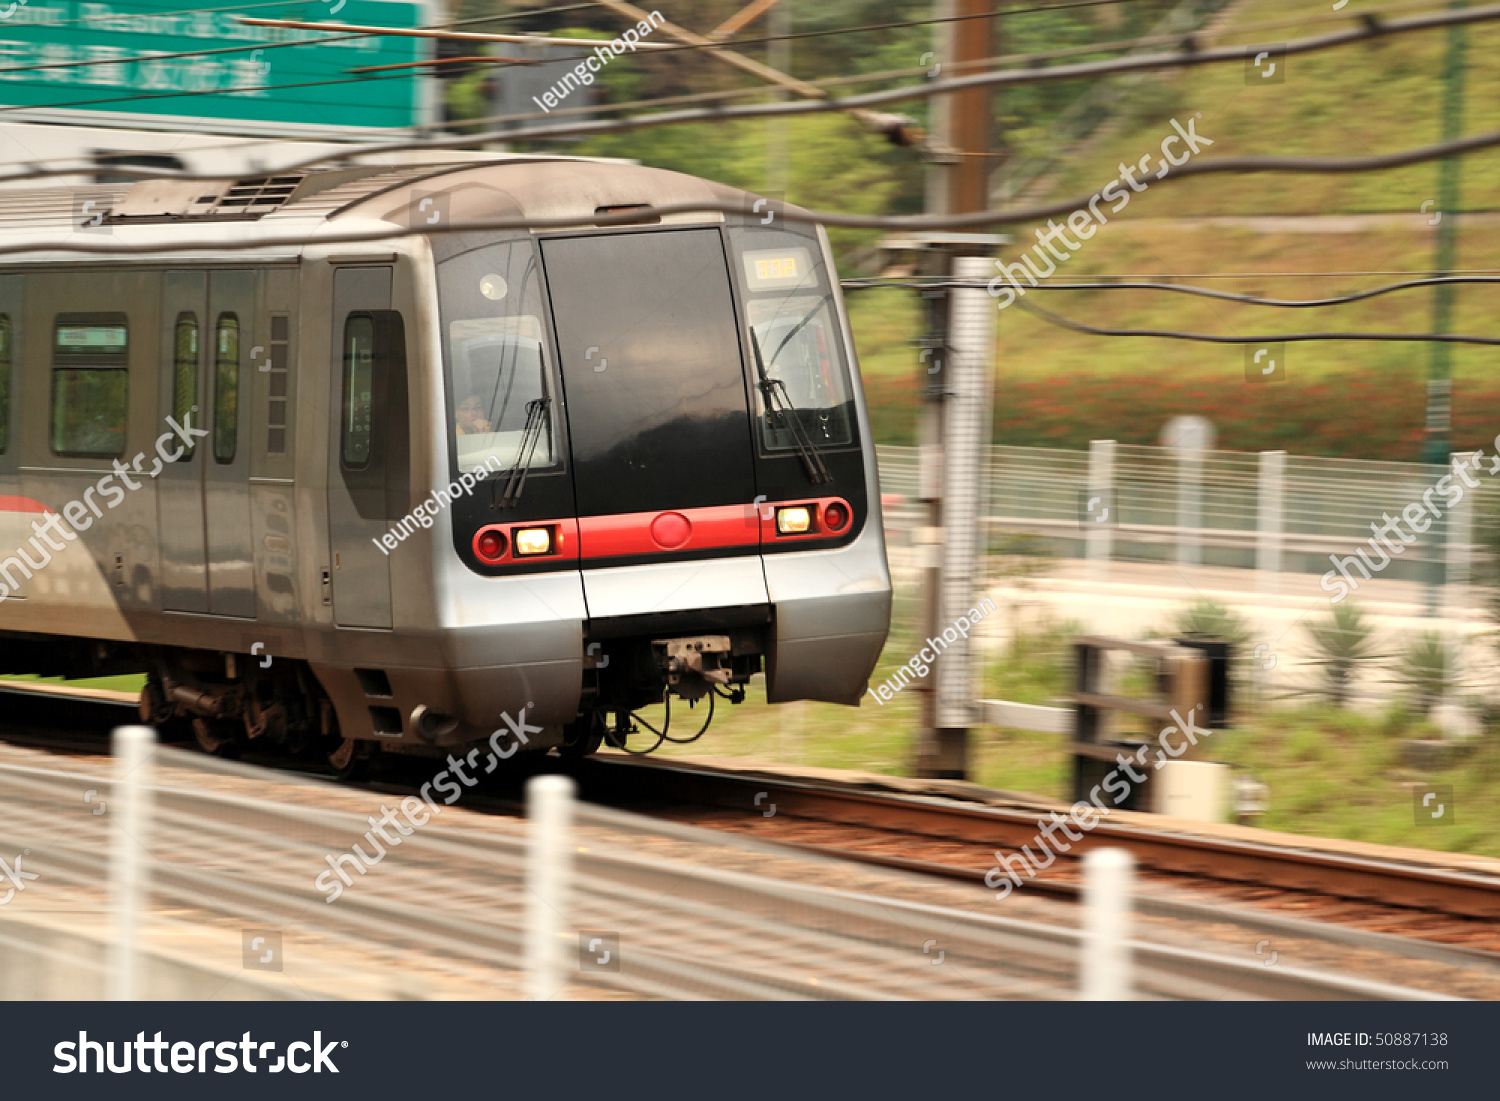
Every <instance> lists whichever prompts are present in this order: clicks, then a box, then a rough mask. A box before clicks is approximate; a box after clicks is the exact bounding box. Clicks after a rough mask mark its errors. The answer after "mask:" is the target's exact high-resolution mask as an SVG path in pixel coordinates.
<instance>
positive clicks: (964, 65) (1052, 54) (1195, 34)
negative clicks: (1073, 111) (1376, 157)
mask: <svg viewBox="0 0 1500 1101" xmlns="http://www.w3.org/2000/svg"><path fill="white" fill-rule="evenodd" d="M1059 6H1066V5H1059ZM1413 8H1416V9H1417V10H1419V11H1430V10H1434V9H1431V8H1429V7H1426V6H1423V5H1413V4H1390V5H1386V6H1384V7H1378V8H1373V9H1366V10H1363V11H1362V12H1361V13H1360V15H1361V16H1364V17H1367V16H1377V17H1378V16H1380V15H1383V14H1386V13H1388V12H1393V11H1410V10H1412V9H1413ZM1043 10H1048V9H1046V8H1031V9H1005V11H1004V12H1002V13H1000V14H1023V13H1024V12H1027V11H1043ZM1354 17H1355V16H1354V13H1350V15H1347V16H1345V15H1339V14H1337V13H1333V14H1330V15H1321V16H1312V17H1303V18H1299V19H1295V20H1289V19H1279V20H1270V21H1265V22H1258V23H1251V24H1247V25H1245V26H1243V27H1235V28H1231V29H1229V30H1225V31H1220V32H1219V34H1217V35H1214V36H1213V37H1215V38H1217V37H1223V36H1225V35H1227V34H1248V33H1250V32H1252V31H1258V30H1270V29H1277V28H1280V27H1285V26H1301V25H1306V24H1308V23H1325V22H1342V21H1343V20H1345V19H1349V18H1354ZM1204 37H1205V34H1204V33H1203V32H1201V31H1189V32H1177V33H1174V34H1156V35H1144V36H1138V37H1136V38H1125V39H1116V40H1112V41H1106V42H1093V43H1085V44H1082V45H1078V46H1068V47H1064V48H1061V49H1055V50H1042V51H1035V50H1033V51H1028V52H1025V53H1014V54H1000V55H997V56H995V57H988V58H978V59H975V60H972V61H955V62H950V63H948V65H947V68H948V72H949V75H950V76H951V75H952V74H953V73H957V72H969V71H975V70H984V69H989V68H991V67H993V66H998V65H1004V64H1009V63H1012V62H1027V63H1030V64H1035V63H1037V62H1039V61H1049V60H1055V59H1057V58H1062V57H1077V56H1080V55H1083V54H1095V53H1109V52H1114V51H1117V50H1127V49H1135V48H1139V47H1141V46H1160V45H1165V44H1169V43H1174V42H1176V43H1181V42H1183V41H1184V40H1185V39H1189V38H1191V39H1193V40H1194V41H1198V40H1201V39H1203V38H1204ZM776 40H777V38H775V37H773V38H765V39H756V40H733V39H731V40H726V41H725V42H724V44H725V45H731V44H733V45H744V44H753V43H754V42H769V41H776ZM673 48H674V49H677V48H682V49H689V48H690V49H707V48H708V47H707V46H696V45H695V46H691V47H689V46H682V47H673ZM587 56H588V55H586V54H579V55H576V58H583V57H587ZM483 60H484V61H486V62H494V63H499V62H500V61H501V60H502V59H500V58H494V59H483ZM554 60H558V61H561V60H571V59H563V58H558V59H554ZM349 71H350V72H358V71H359V70H349ZM930 73H931V70H930V69H929V68H926V67H922V66H917V67H913V68H905V69H886V70H882V71H878V72H871V73H854V74H851V75H848V76H839V77H826V78H821V79H816V80H803V81H802V83H803V84H807V85H809V86H815V87H818V88H822V89H829V88H839V87H845V86H848V85H851V84H876V83H883V82H885V81H889V80H899V79H902V78H904V77H913V76H925V77H928V78H929V79H931V76H930ZM765 94H766V89H765V88H764V87H759V86H757V87H746V88H726V89H721V90H718V91H713V92H697V93H693V94H690V95H677V96H658V97H655V98H651V99H640V100H626V101H623V102H619V103H593V104H589V105H588V106H586V107H558V108H554V109H553V110H551V111H531V112H526V113H522V114H513V115H488V116H480V117H477V118H469V119H464V120H462V121H463V124H464V125H465V126H483V125H490V124H494V123H501V122H505V123H509V122H531V121H535V120H537V119H547V118H558V117H560V116H568V115H585V114H586V115H597V114H600V113H602V112H610V113H613V112H617V111H625V110H634V109H637V108H646V107H669V106H677V105H680V104H684V103H712V102H717V101H722V100H730V99H748V98H758V97H760V96H764V95H765ZM450 126H451V124H450V123H447V122H441V123H424V124H423V125H421V126H418V127H414V128H413V129H415V130H442V129H448V128H450Z"/></svg>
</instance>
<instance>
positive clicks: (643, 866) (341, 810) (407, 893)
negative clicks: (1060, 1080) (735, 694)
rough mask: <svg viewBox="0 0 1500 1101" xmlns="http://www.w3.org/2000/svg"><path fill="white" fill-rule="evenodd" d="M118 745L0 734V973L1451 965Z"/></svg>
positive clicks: (990, 994) (821, 990) (392, 979)
mask: <svg viewBox="0 0 1500 1101" xmlns="http://www.w3.org/2000/svg"><path fill="white" fill-rule="evenodd" d="M119 737H120V735H118V734H117V738H119ZM131 737H134V738H135V739H136V740H135V741H134V742H133V743H132V742H131V741H130V738H131ZM120 745H124V746H125V747H126V748H127V750H128V752H127V753H125V754H124V755H122V756H121V757H119V758H118V759H117V761H116V768H115V769H114V770H107V769H103V768H100V767H97V766H90V765H89V764H87V763H78V762H74V763H71V764H70V765H68V766H66V767H64V768H61V769H59V768H56V767H52V766H51V765H50V761H49V758H47V757H46V756H45V755H43V754H40V753H36V752H32V751H26V750H19V749H15V748H12V747H0V854H4V855H5V856H7V857H9V855H10V854H11V852H18V853H23V854H24V855H23V856H22V858H21V860H23V861H24V863H22V862H21V861H15V862H8V863H7V868H9V869H10V870H11V871H14V872H15V873H16V874H17V876H18V877H19V882H20V883H21V884H22V886H21V888H20V889H19V890H15V891H14V893H13V894H12V895H11V896H10V897H6V898H4V901H3V902H0V996H3V997H5V998H11V999H16V998H73V999H96V998H102V997H105V996H113V997H116V998H174V999H212V998H496V997H501V998H515V997H523V996H530V997H532V998H546V999H552V998H655V999H661V998H673V999H676V998H737V999H743V998H757V999H803V998H859V999H881V998H1074V997H1077V996H1079V991H1080V989H1086V990H1088V991H1090V992H1092V993H1095V994H1098V993H1099V992H1101V991H1103V992H1106V993H1108V994H1109V996H1135V997H1242V996H1269V997H1287V998H1305V997H1318V998H1365V997H1432V996H1437V995H1436V994H1435V993H1434V992H1433V990H1431V989H1428V990H1416V989H1412V988H1410V987H1409V986H1407V985H1395V984H1392V983H1390V982H1387V981H1385V978H1384V977H1382V975H1381V974H1380V973H1378V968H1377V973H1374V974H1371V973H1370V972H1369V968H1370V966H1371V964H1370V961H1371V960H1375V961H1377V964H1379V962H1380V961H1381V960H1384V961H1385V963H1384V964H1381V966H1386V967H1389V968H1390V970H1391V973H1392V974H1396V973H1400V970H1401V968H1400V965H1401V961H1402V960H1405V959H1409V958H1421V959H1424V960H1429V961H1430V960H1431V959H1432V957H1431V952H1432V951H1434V950H1436V951H1438V952H1439V954H1441V953H1442V952H1444V951H1448V953H1449V955H1450V956H1454V959H1447V958H1446V957H1445V958H1444V960H1443V961H1442V964H1432V966H1431V968H1429V970H1431V971H1433V972H1434V973H1435V972H1436V971H1438V970H1440V969H1441V966H1444V965H1448V966H1457V967H1459V968H1461V967H1462V966H1463V960H1462V959H1461V958H1460V957H1459V956H1458V955H1457V954H1455V953H1453V952H1451V950H1443V949H1440V948H1434V946H1426V949H1427V954H1425V955H1424V954H1422V953H1421V952H1417V953H1415V954H1414V955H1413V954H1409V953H1407V952H1406V951H1405V950H1404V949H1403V948H1402V947H1401V942H1398V941H1395V938H1377V939H1375V940H1371V939H1370V935H1368V934H1358V933H1354V932H1352V931H1349V930H1329V933H1328V935H1327V936H1326V937H1325V936H1323V935H1322V934H1320V932H1319V927H1317V926H1314V925H1311V924H1309V923H1296V924H1297V925H1298V929H1297V931H1296V932H1295V934H1294V935H1295V936H1296V938H1297V941H1298V943H1301V944H1303V945H1309V944H1322V945H1323V947H1324V948H1325V949H1326V950H1327V951H1341V950H1344V949H1345V948H1348V947H1349V946H1350V938H1351V937H1353V938H1354V944H1353V950H1354V951H1357V952H1358V953H1359V958H1360V960H1361V961H1363V962H1362V966H1363V967H1365V969H1366V972H1365V973H1364V974H1356V973H1349V974H1344V973H1341V968H1340V967H1338V966H1336V965H1331V964H1328V963H1327V962H1326V960H1325V961H1320V962H1319V965H1318V966H1307V967H1301V968H1296V967H1292V966H1289V965H1283V966H1281V967H1279V968H1267V967H1264V966H1262V961H1260V960H1257V959H1256V958H1255V957H1253V956H1251V955H1250V954H1249V951H1248V948H1247V947H1246V945H1236V944H1235V943H1234V942H1233V941H1231V942H1213V941H1208V940H1201V939H1200V938H1198V937H1197V936H1196V935H1195V934H1191V935H1184V932H1183V930H1185V929H1186V930H1196V929H1206V928H1213V929H1224V928H1230V927H1236V923H1240V924H1241V925H1242V926H1243V929H1244V932H1243V935H1242V936H1241V938H1240V939H1242V940H1244V941H1245V942H1246V944H1248V943H1249V941H1250V936H1251V933H1250V932H1249V930H1250V929H1252V928H1255V929H1257V930H1258V929H1259V925H1257V923H1258V922H1259V923H1262V924H1263V923H1264V921H1265V920H1266V919H1264V918H1255V917H1253V916H1248V915H1236V914H1235V913H1234V912H1233V911H1221V910H1218V909H1212V910H1210V909H1207V908H1203V907H1198V908H1197V909H1195V908H1194V907H1193V906H1191V905H1189V904H1187V903H1181V902H1178V903H1173V904H1171V906H1168V907H1166V909H1163V906H1162V904H1161V903H1153V902H1152V901H1151V900H1150V899H1149V898H1148V899H1143V900H1139V904H1140V905H1141V906H1143V907H1144V909H1142V910H1141V920H1137V921H1136V922H1135V923H1134V927H1133V928H1131V926H1130V924H1129V923H1128V922H1127V921H1126V920H1125V918H1124V914H1125V913H1126V911H1127V910H1128V909H1130V908H1133V907H1134V906H1136V905H1137V903H1136V902H1134V901H1133V898H1134V896H1133V889H1132V887H1131V886H1130V883H1129V876H1128V874H1126V873H1122V872H1121V871H1120V869H1118V868H1113V869H1106V871H1107V872H1108V874H1107V875H1106V876H1105V880H1106V881H1112V882H1113V883H1114V886H1112V887H1111V886H1110V885H1109V882H1102V883H1092V880H1091V886H1090V888H1089V891H1090V896H1089V897H1090V898H1092V899H1095V900H1096V901H1095V902H1094V903H1092V904H1091V905H1092V907H1093V908H1092V909H1090V910H1087V911H1086V913H1089V914H1094V915H1095V916H1094V917H1089V918H1087V919H1086V920H1084V921H1082V922H1080V920H1079V919H1080V917H1083V916H1085V915H1081V914H1080V913H1079V911H1078V910H1077V909H1070V908H1069V907H1067V906H1066V905H1063V904H1059V903H1055V902H1052V901H1049V900H1047V899H1043V898H1039V897H1038V896H1036V895H1035V894H1031V895H1027V894H1026V892H1024V891H1021V892H1017V895H1018V897H1017V899H1015V900H1012V901H1009V902H1007V903H1006V904H1005V905H1004V906H1003V907H1002V906H998V905H997V904H996V903H995V902H994V901H993V900H992V898H991V894H992V893H993V892H990V891H984V890H981V889H980V888H978V887H977V886H975V885H972V884H960V883H945V882H943V881H940V880H934V879H931V878H927V877H922V876H917V875H914V874H910V873H906V872H903V871H899V870H892V869H885V868H875V867H870V866H866V865H861V864H851V863H847V862H844V861H840V860H834V859H829V858H826V857H822V856H819V855H817V854H811V853H808V852H805V851H802V850H798V849H792V848H788V847H784V846H777V845H772V844H766V843H763V842H760V841H758V840H755V839H753V838H749V837H746V836H743V835H740V834H736V833H731V832H719V831H710V830H704V829H698V828H694V827H689V826H684V825H678V824H673V823H670V822H666V821H662V820H659V819H654V818H645V817H641V816H638V815H633V814H626V813H622V812H618V811H613V810H608V809H604V808H600V807H594V806H588V805H582V804H573V803H572V800H571V795H570V791H569V782H568V781H566V780H564V779H562V778H559V777H545V778H541V779H540V780H536V781H533V785H534V787H533V789H532V792H531V799H532V812H531V813H532V819H531V821H530V822H529V823H525V822H522V821H519V820H516V819H513V818H509V817H504V816H499V815H493V814H476V813H473V812H472V811H466V810H463V809H461V808H462V803H463V799H462V798H461V799H458V800H456V802H455V804H454V806H452V807H449V806H448V805H447V804H446V802H445V801H444V800H441V799H439V800H436V801H434V802H428V801H427V798H426V797H423V798H418V797H415V796H401V795H399V794H390V793H381V792H374V791H367V790H360V789H351V788H347V787H340V786H337V785H332V784H329V783H327V782H326V781H316V780H312V779H310V778H307V777H302V776H298V775H295V774H288V773H283V772H269V773H268V772H266V771H265V770H260V769H254V768H250V767H248V766H243V765H238V764H234V763H229V762H222V761H217V760H214V759H210V758H207V757H203V756H201V755H197V754H191V753H182V752H179V751H176V750H173V749H170V748H165V747H156V746H153V745H151V744H150V743H149V741H147V740H146V739H145V735H144V734H135V735H130V734H126V735H124V740H123V741H117V746H120ZM454 786H455V787H456V786H457V784H456V783H455V784H454ZM436 790H437V791H438V792H441V791H442V790H443V789H442V788H438V789H436ZM463 798H477V796H470V795H469V794H468V793H467V791H465V793H464V796H463ZM392 808H396V809H394V810H393V809H392ZM773 809H774V808H773ZM445 815H446V817H445ZM382 834H384V835H385V837H386V840H385V841H384V843H382V842H381V841H380V836H381V835H382ZM12 863H13V864H14V866H13V867H12ZM111 884H113V889H112V890H111V889H110V885H111ZM1184 913H1186V914H1187V916H1186V918H1184V917H1183V915H1184ZM1163 915H1166V916H1165V917H1164V916H1163ZM1165 920H1170V921H1172V922H1175V923H1176V924H1175V925H1174V926H1173V927H1172V928H1170V929H1168V928H1158V927H1156V926H1155V925H1153V922H1158V921H1165ZM1281 920H1282V921H1283V924H1285V920H1284V919H1281ZM1247 922H1248V924H1245V923H1247ZM1361 937H1363V938H1365V939H1364V940H1361V939H1360V938H1361ZM1366 941H1369V943H1366ZM1091 959H1092V960H1095V961H1096V963H1095V964H1090V963H1088V962H1087V961H1088V960H1091ZM1455 960H1457V963H1456V964H1455ZM1100 968H1102V969H1103V970H1102V971H1101V970H1099V969H1100ZM1407 973H1408V974H1409V973H1411V972H1410V970H1409V969H1408V971H1407ZM1424 973H1425V972H1424Z"/></svg>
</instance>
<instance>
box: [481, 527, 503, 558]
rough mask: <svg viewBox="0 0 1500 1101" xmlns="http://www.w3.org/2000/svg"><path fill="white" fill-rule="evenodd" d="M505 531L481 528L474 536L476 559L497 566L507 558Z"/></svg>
mask: <svg viewBox="0 0 1500 1101" xmlns="http://www.w3.org/2000/svg"><path fill="white" fill-rule="evenodd" d="M505 544H506V539H505V531H504V529H502V528H481V529H480V530H479V531H478V532H477V533H475V535H474V557H475V558H478V559H479V560H480V561H481V562H484V563H485V564H487V565H490V566H497V565H499V564H500V562H501V561H502V560H503V559H504V558H505Z"/></svg>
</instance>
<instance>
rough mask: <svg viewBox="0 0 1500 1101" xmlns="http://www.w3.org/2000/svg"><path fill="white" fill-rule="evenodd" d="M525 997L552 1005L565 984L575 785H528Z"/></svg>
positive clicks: (555, 781)
mask: <svg viewBox="0 0 1500 1101" xmlns="http://www.w3.org/2000/svg"><path fill="white" fill-rule="evenodd" d="M526 817H527V818H528V819H529V820H530V828H529V831H528V835H527V846H526V996H527V997H528V998H530V999H531V1000H532V1001H538V1002H545V1001H551V1000H552V999H553V998H555V997H557V995H558V994H559V993H560V992H561V991H562V988H563V986H564V985H565V984H566V982H567V979H566V966H567V965H566V959H567V957H566V954H565V951H564V949H565V945H564V943H563V938H564V936H566V934H567V932H568V930H569V928H570V926H569V925H568V904H569V897H568V896H569V892H570V890H571V888H572V873H573V842H572V832H573V781H572V780H570V779H568V778H567V777H566V776H537V777H535V778H534V779H532V780H530V781H528V782H527V784H526Z"/></svg>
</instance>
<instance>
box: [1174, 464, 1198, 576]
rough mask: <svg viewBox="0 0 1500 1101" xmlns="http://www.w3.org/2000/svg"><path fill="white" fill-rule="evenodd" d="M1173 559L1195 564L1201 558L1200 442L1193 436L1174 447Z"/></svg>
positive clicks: (1185, 563)
mask: <svg viewBox="0 0 1500 1101" xmlns="http://www.w3.org/2000/svg"><path fill="white" fill-rule="evenodd" d="M1177 527H1178V535H1177V561H1178V563H1180V564H1181V565H1184V566H1196V565H1198V564H1199V563H1201V562H1202V560H1203V551H1202V537H1203V530H1202V529H1203V446H1202V444H1200V443H1199V442H1198V441H1197V440H1196V439H1190V440H1187V441H1184V444H1183V446H1180V447H1179V448H1178V450H1177Z"/></svg>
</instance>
